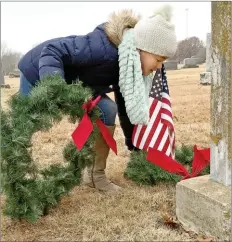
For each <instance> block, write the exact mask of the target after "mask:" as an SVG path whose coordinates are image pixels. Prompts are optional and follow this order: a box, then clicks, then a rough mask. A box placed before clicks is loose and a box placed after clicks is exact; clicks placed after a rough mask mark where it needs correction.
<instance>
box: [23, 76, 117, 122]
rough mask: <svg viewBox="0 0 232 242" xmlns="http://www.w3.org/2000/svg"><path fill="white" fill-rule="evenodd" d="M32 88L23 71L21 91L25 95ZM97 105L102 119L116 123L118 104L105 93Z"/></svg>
mask: <svg viewBox="0 0 232 242" xmlns="http://www.w3.org/2000/svg"><path fill="white" fill-rule="evenodd" d="M32 88H33V86H32V85H31V84H30V83H29V81H28V80H27V79H26V77H25V76H24V75H23V73H21V74H20V87H19V92H20V93H21V94H23V95H28V94H29V93H30V91H31V89H32ZM97 106H98V107H99V109H100V111H101V115H100V119H101V121H102V122H103V123H104V124H105V125H108V126H112V125H114V124H115V119H116V115H117V112H118V108H117V104H116V103H115V102H114V101H113V100H112V99H110V98H109V97H108V96H107V95H106V94H105V95H102V98H101V100H100V101H99V102H98V104H97Z"/></svg>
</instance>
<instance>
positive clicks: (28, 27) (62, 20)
mask: <svg viewBox="0 0 232 242" xmlns="http://www.w3.org/2000/svg"><path fill="white" fill-rule="evenodd" d="M162 4H163V3H162V2H1V41H4V42H6V43H7V45H8V47H9V48H11V49H13V50H16V51H20V52H22V53H26V52H27V51H28V50H30V48H31V47H32V46H33V45H35V44H37V43H39V42H42V41H45V40H47V39H51V38H56V37H61V36H68V35H78V34H87V33H88V32H90V31H92V30H93V29H94V28H95V27H96V26H97V25H98V24H100V23H102V22H104V21H107V18H108V16H109V14H110V13H111V12H113V11H118V10H120V9H124V8H132V9H133V10H134V11H135V12H136V13H140V14H141V15H142V16H149V15H150V14H151V13H152V11H153V10H155V8H156V7H158V6H160V5H162ZM170 4H171V5H172V6H173V8H174V12H173V19H172V22H173V23H174V24H175V26H176V34H177V38H178V40H182V39H185V38H186V36H187V30H186V26H187V24H186V8H188V36H197V37H199V38H200V39H202V40H203V41H205V40H206V34H207V33H208V32H211V3H210V2H178V3H177V2H170Z"/></svg>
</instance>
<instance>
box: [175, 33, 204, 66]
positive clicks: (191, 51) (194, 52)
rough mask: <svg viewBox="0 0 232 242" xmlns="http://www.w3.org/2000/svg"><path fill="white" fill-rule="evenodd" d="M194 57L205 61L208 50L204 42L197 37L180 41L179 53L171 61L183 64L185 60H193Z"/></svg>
mask: <svg viewBox="0 0 232 242" xmlns="http://www.w3.org/2000/svg"><path fill="white" fill-rule="evenodd" d="M192 56H196V57H199V58H203V59H204V60H205V57H206V48H205V46H204V44H203V41H201V40H200V39H199V38H198V37H195V36H193V37H190V38H187V39H185V40H182V41H180V42H179V43H178V46H177V51H176V53H175V55H174V56H173V57H172V58H171V60H177V61H178V62H182V61H183V60H184V59H185V58H191V57H192Z"/></svg>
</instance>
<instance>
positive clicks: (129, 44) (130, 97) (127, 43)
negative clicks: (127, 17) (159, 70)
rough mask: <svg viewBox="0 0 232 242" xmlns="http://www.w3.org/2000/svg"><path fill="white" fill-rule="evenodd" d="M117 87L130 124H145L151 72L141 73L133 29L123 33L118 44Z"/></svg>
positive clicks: (147, 119) (147, 113)
mask: <svg viewBox="0 0 232 242" xmlns="http://www.w3.org/2000/svg"><path fill="white" fill-rule="evenodd" d="M118 53H119V68H120V70H119V88H120V92H121V93H122V96H123V97H124V100H125V106H126V112H127V115H128V117H129V119H130V122H131V123H132V124H135V125H136V124H143V125H147V124H148V121H149V92H150V90H151V87H152V79H153V73H152V74H150V75H149V76H146V77H145V76H143V75H142V69H141V62H140V55H139V53H138V51H137V50H136V45H135V38H134V30H133V29H128V30H125V31H124V33H123V39H122V42H121V44H120V45H119V46H118Z"/></svg>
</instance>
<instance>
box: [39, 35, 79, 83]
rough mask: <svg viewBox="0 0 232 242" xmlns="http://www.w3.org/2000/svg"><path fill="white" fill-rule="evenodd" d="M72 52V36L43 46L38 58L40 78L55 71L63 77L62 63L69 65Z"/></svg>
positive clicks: (73, 50)
mask: <svg viewBox="0 0 232 242" xmlns="http://www.w3.org/2000/svg"><path fill="white" fill-rule="evenodd" d="M74 54H75V49H74V45H73V38H64V39H63V40H58V41H54V42H53V43H50V44H48V45H47V46H45V47H44V48H43V49H42V52H41V56H40V60H39V77H40V79H42V78H43V77H44V76H45V75H52V74H56V73H59V74H60V75H61V76H62V77H63V78H64V64H66V65H71V64H72V62H73V56H74Z"/></svg>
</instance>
